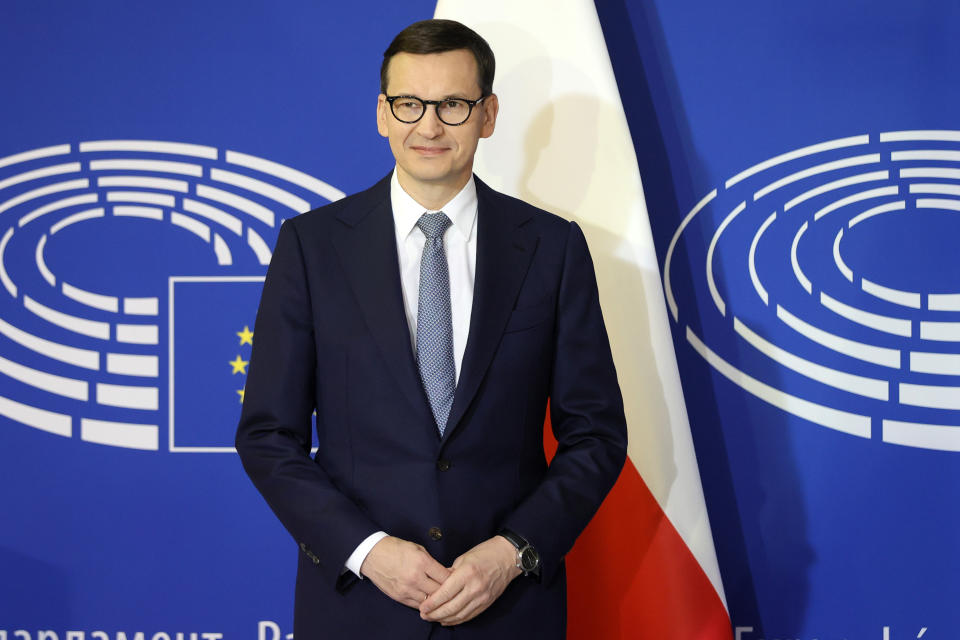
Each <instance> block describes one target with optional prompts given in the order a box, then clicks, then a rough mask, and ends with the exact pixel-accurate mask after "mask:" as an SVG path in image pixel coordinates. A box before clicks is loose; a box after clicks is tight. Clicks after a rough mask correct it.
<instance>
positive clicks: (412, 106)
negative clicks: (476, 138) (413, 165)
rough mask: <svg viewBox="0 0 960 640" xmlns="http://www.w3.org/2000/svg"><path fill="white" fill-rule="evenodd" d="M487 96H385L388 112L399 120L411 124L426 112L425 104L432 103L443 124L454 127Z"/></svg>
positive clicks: (465, 119) (467, 117) (466, 117)
mask: <svg viewBox="0 0 960 640" xmlns="http://www.w3.org/2000/svg"><path fill="white" fill-rule="evenodd" d="M486 98H487V96H481V97H480V98H479V99H478V100H467V99H466V98H444V99H443V100H423V99H422V98H418V97H417V96H387V98H386V99H387V102H389V103H390V113H392V114H393V117H394V118H396V119H397V120H399V121H400V122H405V123H407V124H413V123H414V122H419V120H420V118H422V117H423V114H425V113H426V112H427V105H431V104H432V105H433V106H434V107H435V108H436V110H437V117H438V118H440V122H442V123H443V124H447V125H450V126H451V127H456V126H459V125H461V124H463V123H464V122H466V121H467V120H468V119H469V118H470V114H471V113H473V108H474V107H475V106H477V105H478V104H480V103H481V102H483V101H484V100H485V99H486Z"/></svg>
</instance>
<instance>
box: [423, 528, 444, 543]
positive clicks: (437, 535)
mask: <svg viewBox="0 0 960 640" xmlns="http://www.w3.org/2000/svg"><path fill="white" fill-rule="evenodd" d="M427 535H429V536H430V539H431V540H440V539H441V538H443V531H440V527H430V531H427Z"/></svg>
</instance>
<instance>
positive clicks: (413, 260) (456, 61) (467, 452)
mask: <svg viewBox="0 0 960 640" xmlns="http://www.w3.org/2000/svg"><path fill="white" fill-rule="evenodd" d="M493 75H494V59H493V53H492V52H491V51H490V48H489V46H488V45H487V43H486V42H485V41H484V40H483V39H482V38H481V37H480V36H479V35H477V34H476V33H475V32H473V31H472V30H470V29H468V28H467V27H465V26H463V25H461V24H459V23H456V22H452V21H447V20H428V21H424V22H419V23H416V24H414V25H411V26H410V27H408V28H407V29H405V30H404V31H403V32H401V33H400V34H399V35H398V36H397V37H396V38H395V39H394V41H393V43H392V44H391V45H390V47H389V48H388V49H387V51H386V52H385V53H384V64H383V67H382V69H381V94H380V96H379V99H378V104H377V127H378V130H379V132H380V133H381V135H383V136H385V137H387V138H388V139H389V142H390V148H391V150H392V151H393V154H394V156H395V158H396V168H395V169H394V171H393V172H392V174H391V175H389V176H387V177H386V178H384V179H383V180H381V181H380V182H379V183H378V184H376V185H374V186H373V187H372V188H370V189H368V190H367V191H364V192H362V193H359V194H356V195H353V196H350V197H347V198H344V199H343V200H340V201H338V202H335V203H333V204H330V205H328V206H326V207H323V208H321V209H318V210H315V211H311V212H309V213H307V214H304V215H302V216H298V217H296V218H294V219H292V220H288V221H287V222H286V223H285V224H284V225H283V227H282V228H281V230H280V234H279V238H278V240H277V246H276V249H275V252H274V255H273V260H272V262H271V264H270V269H269V272H268V274H267V279H266V282H265V283H264V289H263V297H262V299H261V302H260V310H259V313H258V315H257V322H256V328H255V331H256V340H255V344H254V349H253V354H252V361H251V364H250V373H249V377H248V380H247V386H246V392H245V399H244V403H243V413H242V416H241V420H240V425H239V428H238V431H237V450H238V451H239V452H240V455H241V458H242V460H243V464H244V466H245V468H246V470H247V472H248V473H249V474H250V477H251V478H252V479H253V481H254V483H255V485H256V486H257V488H258V489H259V490H260V492H261V493H262V494H263V496H264V497H265V498H266V500H267V502H268V503H269V505H270V507H271V508H272V509H273V511H274V512H275V513H276V515H277V517H278V518H279V519H280V521H281V522H282V523H283V525H284V526H285V527H286V528H287V529H288V530H289V531H290V533H291V534H292V535H293V537H294V538H295V539H296V540H297V542H298V543H299V546H300V550H301V553H300V556H299V566H298V573H297V589H296V603H295V616H294V618H295V620H294V633H295V636H296V637H297V639H298V640H312V639H314V638H350V637H353V638H427V637H435V638H436V637H446V635H450V634H454V635H456V636H457V637H458V638H460V637H462V638H492V637H496V638H501V639H505V638H563V637H564V635H565V601H566V586H565V572H564V565H563V556H564V554H566V553H567V552H568V551H569V550H570V548H571V547H572V546H573V543H574V541H575V540H576V537H577V536H578V535H579V534H580V532H581V531H582V530H583V528H584V527H585V526H586V524H587V523H588V521H589V520H590V518H591V517H592V516H593V514H594V512H595V511H596V510H597V508H598V507H599V505H600V503H601V501H602V500H603V498H604V496H605V495H606V493H607V492H608V491H609V489H610V487H611V486H612V485H613V483H614V481H615V480H616V478H617V476H618V474H619V472H620V469H621V467H622V465H623V462H624V459H625V455H626V453H625V452H626V428H625V423H624V417H623V406H622V401H621V397H620V390H619V387H618V385H617V379H616V372H615V371H614V367H613V362H612V358H611V355H610V348H609V345H608V342H607V336H606V330H605V328H604V325H603V319H602V317H601V313H600V305H599V301H598V297H597V286H596V281H595V276H594V272H593V265H592V263H591V260H590V256H589V253H588V251H587V246H586V242H585V240H584V237H583V234H582V233H581V231H580V229H579V228H578V227H577V225H576V224H574V223H570V222H567V221H565V220H562V219H561V218H558V217H556V216H553V215H551V214H548V213H546V212H544V211H541V210H539V209H536V208H534V207H532V206H530V205H527V204H525V203H523V202H521V201H519V200H516V199H514V198H510V197H508V196H505V195H503V194H500V193H497V192H495V191H493V190H492V189H490V188H489V187H487V186H486V185H484V184H483V183H482V182H481V181H480V180H479V179H477V178H475V177H474V176H473V173H472V169H473V158H474V153H475V152H476V148H477V143H478V141H479V140H480V138H486V137H489V136H490V135H491V134H492V133H493V131H494V127H495V124H496V118H497V111H498V106H499V105H498V100H497V96H496V95H495V94H494V93H493V92H492V84H493ZM548 399H549V401H550V402H549V407H550V419H551V423H552V427H553V432H554V435H555V436H556V438H557V440H558V442H559V447H558V449H557V453H556V455H555V457H554V458H553V460H552V462H551V464H550V465H549V466H548V465H547V463H546V461H545V458H544V451H543V442H542V435H543V420H544V416H545V413H546V408H547V401H548ZM314 411H316V437H317V453H316V455H315V456H314V457H313V458H311V457H310V455H309V453H310V449H311V443H312V432H311V414H312V413H313V412H314ZM445 634H446V635H445Z"/></svg>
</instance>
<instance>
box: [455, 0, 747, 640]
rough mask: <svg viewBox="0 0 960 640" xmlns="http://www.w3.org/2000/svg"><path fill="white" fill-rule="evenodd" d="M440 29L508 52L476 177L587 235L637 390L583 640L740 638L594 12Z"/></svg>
mask: <svg viewBox="0 0 960 640" xmlns="http://www.w3.org/2000/svg"><path fill="white" fill-rule="evenodd" d="M436 17H438V18H451V19H454V20H459V21H460V22H463V23H464V24H466V25H468V26H470V27H471V28H473V29H475V30H476V31H477V32H478V33H480V34H481V35H482V36H483V37H484V38H486V39H487V41H488V42H489V43H490V45H491V46H492V47H493V50H494V52H495V53H496V55H497V77H496V82H495V86H494V89H495V91H496V93H497V95H498V96H499V98H500V115H499V118H498V121H497V129H496V132H495V133H494V135H493V137H492V138H490V139H489V140H484V141H481V143H480V149H479V152H478V153H477V160H476V163H475V170H476V172H477V174H478V175H480V176H481V177H482V178H483V179H484V180H485V181H486V182H487V183H489V184H490V185H491V186H493V187H494V188H496V189H499V190H500V191H503V192H505V193H509V194H511V195H515V196H517V197H519V198H522V199H523V200H526V201H527V202H530V203H532V204H535V205H537V206H540V207H541V208H543V209H546V210H548V211H551V212H553V213H556V214H558V215H561V216H563V217H565V218H568V219H571V220H576V221H577V223H578V224H579V225H580V226H581V227H582V228H583V231H584V234H585V235H586V237H587V241H588V243H589V245H590V251H591V254H592V255H593V261H594V264H595V266H596V270H597V278H598V281H599V286H600V299H601V301H602V303H603V309H604V319H605V321H606V323H607V329H608V331H609V333H610V341H611V346H612V348H613V355H614V360H615V361H616V365H617V373H618V374H619V378H620V386H621V389H622V391H623V396H624V403H625V406H626V414H627V424H628V426H629V430H630V444H629V450H628V454H629V459H628V460H627V464H626V465H625V467H624V469H623V472H622V474H621V476H620V479H619V481H618V482H617V484H616V486H615V487H614V489H613V491H612V492H611V493H610V495H609V496H608V497H607V499H606V501H605V502H604V504H603V506H602V507H601V508H600V511H599V512H598V513H597V515H596V517H595V518H594V519H593V521H592V522H591V523H590V526H589V527H587V529H586V531H585V532H584V533H583V535H582V536H581V537H580V539H579V540H578V541H577V544H576V546H575V547H574V549H573V551H571V553H570V554H569V555H568V557H567V572H568V576H569V581H568V600H569V623H568V637H569V638H571V640H588V639H589V640H593V639H594V638H605V639H606V638H611V639H614V638H624V639H626V638H638V637H643V638H669V639H671V640H729V639H730V638H731V637H732V634H731V628H730V616H729V613H728V612H727V607H726V602H725V599H724V594H723V585H722V584H721V581H720V571H719V569H718V568H717V558H716V553H715V551H714V548H713V539H712V536H711V533H710V523H709V521H708V519H707V512H706V507H705V505H704V499H703V489H702V487H701V484H700V475H699V472H698V470H697V461H696V457H695V455H694V449H693V441H692V439H691V436H690V426H689V423H688V420H687V413H686V409H685V406H684V402H683V394H682V391H681V388H680V377H679V374H678V371H677V363H676V357H675V355H674V353H673V346H672V345H673V343H672V340H671V338H670V328H669V324H668V321H667V313H666V308H665V305H664V300H663V289H662V285H661V282H660V273H659V267H658V264H657V258H656V252H655V250H654V245H653V237H652V235H651V232H650V223H649V221H648V219H647V211H646V206H645V204H644V198H643V187H642V185H641V180H640V179H641V176H640V173H639V170H638V168H637V158H636V155H635V153H634V149H633V144H632V142H631V138H630V132H629V129H628V126H627V121H626V117H625V116H624V112H623V107H622V105H621V103H620V94H619V93H618V91H617V83H616V79H615V78H614V75H613V69H612V67H611V65H610V58H609V56H608V54H607V48H606V44H605V42H604V38H603V32H602V31H601V28H600V22H599V20H598V18H597V13H596V9H595V7H594V4H593V2H590V1H589V0H559V1H558V0H553V1H551V0H484V1H483V2H477V1H476V0H439V1H438V3H437V9H436ZM551 439H552V438H551V437H550V436H549V434H548V435H547V436H546V440H547V441H548V442H547V447H548V448H549V447H550V446H551V445H553V446H554V447H555V443H551V442H549V440H551Z"/></svg>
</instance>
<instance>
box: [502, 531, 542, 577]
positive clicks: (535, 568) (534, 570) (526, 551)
mask: <svg viewBox="0 0 960 640" xmlns="http://www.w3.org/2000/svg"><path fill="white" fill-rule="evenodd" d="M498 535H501V536H503V537H504V538H506V539H507V541H508V542H509V543H510V544H512V545H513V546H514V547H516V548H517V569H520V571H523V575H525V576H528V575H530V574H533V575H535V576H537V577H539V576H540V553H539V552H537V550H536V549H535V548H534V547H533V546H532V545H531V544H530V543H529V542H527V541H526V539H525V538H524V537H523V536H521V535H519V534H518V533H516V532H514V531H511V530H510V529H501V530H500V533H499V534H498Z"/></svg>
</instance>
